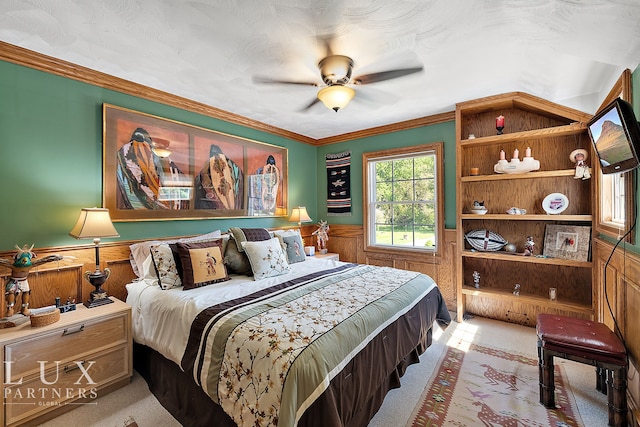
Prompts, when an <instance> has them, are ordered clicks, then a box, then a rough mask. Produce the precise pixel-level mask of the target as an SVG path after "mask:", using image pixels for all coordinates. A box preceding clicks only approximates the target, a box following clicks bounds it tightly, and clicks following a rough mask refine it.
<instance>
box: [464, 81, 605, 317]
mask: <svg viewBox="0 0 640 427" xmlns="http://www.w3.org/2000/svg"><path fill="white" fill-rule="evenodd" d="M499 115H503V116H504V117H505V129H504V133H503V134H501V135H498V134H497V131H496V128H495V123H496V122H495V120H496V117H497V116H499ZM589 118H590V116H589V115H587V114H585V113H582V112H579V111H576V110H573V109H570V108H567V107H564V106H561V105H557V104H554V103H552V102H549V101H546V100H544V99H541V98H537V97H534V96H530V95H527V94H524V93H519V92H513V93H508V94H504V95H497V96H492V97H487V98H482V99H477V100H473V101H468V102H463V103H460V104H458V105H457V108H456V139H457V150H456V155H457V161H456V163H457V166H456V167H457V180H456V197H457V200H456V202H457V203H456V209H457V227H456V228H457V230H458V236H457V248H458V249H457V256H456V267H457V271H458V275H457V276H458V277H457V295H456V304H457V307H456V308H457V317H458V320H459V321H463V319H464V317H465V315H468V314H472V315H473V314H476V315H481V316H485V317H491V318H496V319H500V320H506V321H511V322H516V323H522V324H527V325H534V324H535V319H536V316H537V314H538V313H541V312H551V313H557V314H565V315H573V316H577V317H581V318H588V319H593V318H594V314H595V312H596V311H595V308H596V297H595V295H596V290H595V289H594V286H595V285H594V280H593V263H592V262H591V261H590V260H587V261H577V260H569V259H561V258H547V257H542V256H541V254H542V248H543V244H544V236H545V228H546V226H547V225H548V224H562V225H582V226H592V225H593V207H592V205H593V201H592V195H593V183H592V180H580V179H575V178H574V169H573V163H572V161H571V160H570V159H569V154H570V153H571V152H572V151H573V150H575V149H576V148H583V149H586V150H587V151H588V152H590V153H591V152H592V151H591V146H590V141H589V138H588V135H587V129H586V122H587V121H588V120H589ZM470 134H473V135H475V138H471V139H469V135H470ZM527 148H531V151H532V156H533V157H534V158H535V159H536V160H539V161H540V169H539V170H536V171H531V172H525V173H517V174H514V173H511V174H499V173H495V172H494V165H495V164H496V163H497V161H498V159H499V155H500V150H504V151H505V153H506V156H507V160H508V159H510V158H511V154H512V153H513V151H514V150H515V149H518V150H519V151H520V153H521V154H520V156H519V157H520V158H522V156H523V155H524V154H525V150H526V149H527ZM592 159H593V157H592V156H590V157H589V159H588V160H592ZM471 168H478V169H479V174H477V175H471V174H470V171H471ZM550 193H562V194H564V195H566V196H567V198H568V199H569V207H568V208H567V209H566V210H565V211H564V212H563V213H561V214H559V215H548V214H547V213H546V212H545V211H544V209H543V208H542V200H543V199H544V198H545V197H546V196H547V195H548V194H550ZM476 200H478V201H484V203H485V205H486V206H487V208H488V212H487V213H486V214H485V215H478V214H475V213H472V211H471V209H470V208H471V206H472V204H473V202H474V201H476ZM511 207H517V208H520V209H526V211H527V213H526V214H525V215H510V214H508V213H507V212H506V211H507V209H509V208H511ZM475 229H485V230H491V231H494V232H496V233H498V234H500V235H501V236H503V237H504V238H505V239H506V240H507V241H508V242H510V243H513V244H515V245H516V248H517V253H515V254H513V253H507V252H504V251H496V252H482V251H475V250H472V249H471V247H470V246H469V245H468V244H467V243H466V242H465V240H464V235H465V234H466V233H468V232H469V231H471V230H475ZM527 236H532V237H533V240H534V242H535V244H536V245H535V255H537V256H523V255H522V252H523V251H524V242H525V240H526V238H527ZM474 271H477V272H478V273H480V287H479V288H475V287H474V286H473V284H474V282H473V277H472V275H473V272H474ZM516 283H517V284H520V293H519V295H516V294H514V293H513V291H514V287H515V284H516ZM551 287H554V288H557V293H558V299H557V300H556V301H551V300H550V299H549V288H551Z"/></svg>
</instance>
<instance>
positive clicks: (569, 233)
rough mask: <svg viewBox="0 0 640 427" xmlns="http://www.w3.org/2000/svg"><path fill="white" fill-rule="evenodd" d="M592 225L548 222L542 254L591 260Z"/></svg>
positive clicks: (577, 259) (576, 259)
mask: <svg viewBox="0 0 640 427" xmlns="http://www.w3.org/2000/svg"><path fill="white" fill-rule="evenodd" d="M590 250H591V227H589V226H582V225H558V224H548V225H547V226H546V228H545V233H544V246H543V248H542V255H544V256H546V257H549V258H562V259H569V260H573V261H589V257H590Z"/></svg>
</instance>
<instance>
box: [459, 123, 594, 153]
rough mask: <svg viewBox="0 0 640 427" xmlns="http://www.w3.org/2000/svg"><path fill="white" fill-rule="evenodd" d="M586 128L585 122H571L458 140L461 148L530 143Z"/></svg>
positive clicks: (574, 132)
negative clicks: (520, 142)
mask: <svg viewBox="0 0 640 427" xmlns="http://www.w3.org/2000/svg"><path fill="white" fill-rule="evenodd" d="M586 129H587V125H586V123H579V122H576V123H571V124H568V125H564V126H555V127H551V128H544V129H535V130H527V131H523V132H515V133H505V134H502V135H492V136H483V137H478V138H473V139H462V140H460V146H461V147H462V148H469V147H472V146H473V147H479V146H482V145H491V144H504V143H507V142H518V141H525V142H527V143H531V142H532V140H535V139H544V138H555V137H558V136H567V135H579V134H580V133H582V132H584V131H585V130H586Z"/></svg>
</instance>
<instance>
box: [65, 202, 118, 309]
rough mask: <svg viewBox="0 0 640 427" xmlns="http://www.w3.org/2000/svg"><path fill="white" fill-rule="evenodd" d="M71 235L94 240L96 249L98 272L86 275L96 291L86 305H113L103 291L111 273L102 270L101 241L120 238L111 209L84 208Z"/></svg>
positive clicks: (91, 306) (86, 273) (107, 270)
mask: <svg viewBox="0 0 640 427" xmlns="http://www.w3.org/2000/svg"><path fill="white" fill-rule="evenodd" d="M69 234H70V235H71V236H72V237H75V238H76V239H93V244H94V245H95V248H96V270H95V271H94V272H90V271H87V272H85V273H84V278H85V279H86V280H87V282H89V283H91V285H92V286H93V287H95V290H93V291H92V292H91V295H90V297H89V300H88V301H86V302H85V303H84V305H85V306H87V307H88V308H93V307H98V306H101V305H104V304H109V303H112V302H113V301H112V300H111V299H109V298H108V297H107V292H106V291H105V290H104V289H102V285H103V284H104V282H106V281H107V279H108V278H109V275H110V274H111V271H110V270H109V269H108V268H105V269H104V271H102V270H100V239H101V238H102V237H120V235H119V234H118V231H117V230H116V229H115V227H114V226H113V223H112V222H111V216H109V209H106V208H82V210H81V211H80V216H79V217H78V221H77V222H76V225H74V226H73V229H72V230H71V231H70V232H69Z"/></svg>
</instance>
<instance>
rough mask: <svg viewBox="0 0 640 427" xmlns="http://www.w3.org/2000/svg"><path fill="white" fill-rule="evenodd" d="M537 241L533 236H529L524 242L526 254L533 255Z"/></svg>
mask: <svg viewBox="0 0 640 427" xmlns="http://www.w3.org/2000/svg"><path fill="white" fill-rule="evenodd" d="M535 245H536V244H535V242H534V241H533V236H527V241H526V242H524V256H531V255H533V254H534V247H535Z"/></svg>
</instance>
